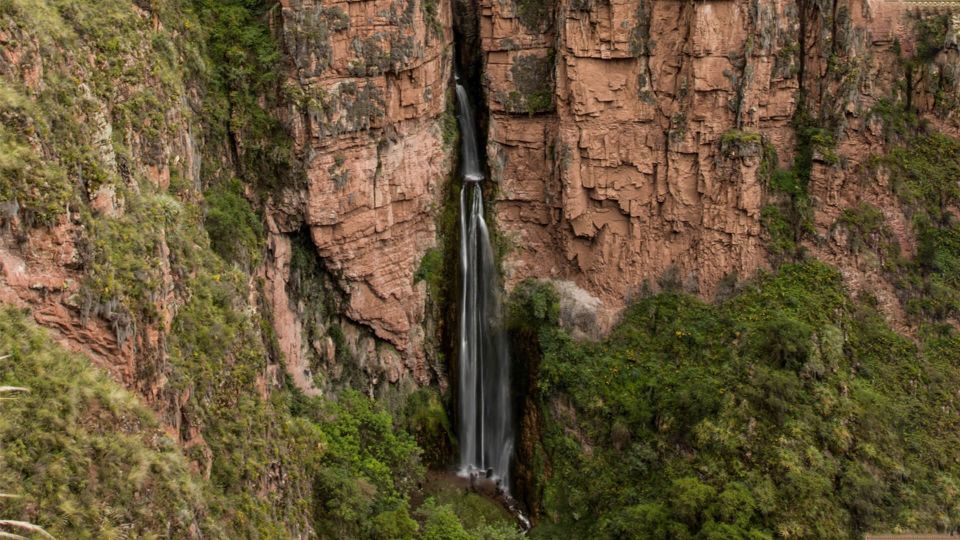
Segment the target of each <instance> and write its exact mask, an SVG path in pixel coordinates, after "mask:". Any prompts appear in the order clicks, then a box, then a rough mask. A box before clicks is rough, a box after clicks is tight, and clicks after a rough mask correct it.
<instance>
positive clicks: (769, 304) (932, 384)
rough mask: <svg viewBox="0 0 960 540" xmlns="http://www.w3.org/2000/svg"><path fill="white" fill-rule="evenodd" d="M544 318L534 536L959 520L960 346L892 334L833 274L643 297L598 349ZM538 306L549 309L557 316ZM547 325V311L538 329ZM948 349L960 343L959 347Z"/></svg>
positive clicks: (796, 529) (862, 527)
mask: <svg viewBox="0 0 960 540" xmlns="http://www.w3.org/2000/svg"><path fill="white" fill-rule="evenodd" d="M519 290H520V291H521V294H519V295H518V298H519V300H517V299H515V301H514V306H513V309H514V311H515V313H519V314H521V316H520V317H517V316H514V317H513V318H514V320H517V319H527V320H537V321H539V323H538V324H537V325H536V326H538V332H537V339H538V343H539V349H540V351H541V353H542V361H541V365H540V374H541V378H540V381H539V389H538V395H537V399H538V400H539V401H540V403H541V404H542V411H543V413H544V416H545V425H544V433H543V448H544V451H545V454H546V457H547V460H546V463H544V465H543V466H544V467H545V468H544V470H541V471H538V473H539V474H540V475H546V476H545V478H547V480H546V481H545V487H544V490H543V497H542V507H543V511H544V521H543V523H542V524H541V525H539V526H538V527H537V528H535V529H534V536H535V537H539V538H638V539H639V538H645V539H650V538H654V539H655V538H664V539H667V538H671V539H678V538H679V539H682V538H751V539H760V538H775V537H778V538H779V537H791V538H839V537H856V536H858V535H862V534H863V533H864V532H866V531H909V530H941V531H946V530H951V529H952V528H955V527H956V526H957V525H958V524H960V505H958V503H957V501H958V500H960V499H957V493H958V485H960V453H958V450H957V449H958V448H960V401H958V400H957V398H956V396H955V395H952V394H951V391H952V390H951V389H954V388H956V387H957V385H958V384H960V362H958V360H960V358H958V357H957V352H956V351H957V350H960V349H956V348H955V347H956V345H957V344H960V336H958V334H957V332H956V331H955V330H953V329H950V328H941V327H937V328H936V329H935V330H933V329H931V330H930V331H929V332H925V333H924V335H923V337H922V340H921V346H919V347H918V346H916V345H915V344H914V343H913V342H911V341H910V340H907V339H905V338H903V337H901V336H898V335H897V334H896V333H894V332H893V331H892V330H890V329H889V327H887V326H886V324H885V323H884V322H883V320H882V318H881V316H880V315H879V314H878V312H877V311H876V308H875V306H874V305H873V304H872V303H871V301H870V300H869V299H866V298H865V299H861V300H852V299H850V298H849V297H848V296H847V295H846V293H845V290H844V287H843V285H842V280H841V277H840V275H839V273H838V272H836V271H835V270H833V269H831V268H829V267H827V266H824V265H822V264H820V263H815V262H808V263H803V264H784V265H782V266H781V267H780V269H779V271H778V272H777V273H776V274H772V275H763V276H761V277H759V278H758V279H757V280H756V281H755V282H753V283H752V284H750V285H749V286H748V287H746V288H745V289H744V290H743V291H742V292H741V293H739V294H738V295H736V296H734V297H732V298H730V299H729V300H726V301H724V302H722V303H720V304H717V305H708V304H704V303H702V302H701V301H699V300H697V299H695V298H693V297H690V296H687V295H684V294H680V293H663V294H659V295H656V296H651V297H647V298H643V299H641V300H639V301H638V302H637V303H636V304H635V305H633V306H631V307H630V308H629V309H628V310H627V312H626V313H625V315H624V318H623V320H622V322H621V323H620V324H619V326H618V327H617V328H616V329H615V330H614V331H613V333H612V334H611V335H610V336H609V338H607V339H606V340H605V341H603V342H601V343H578V342H574V341H573V340H572V339H571V338H570V337H569V336H568V335H567V334H566V332H564V331H563V330H562V329H560V328H558V327H557V325H556V321H557V319H556V315H555V312H554V311H553V310H551V309H549V306H550V305H552V302H550V301H549V300H547V299H549V298H551V297H553V295H552V294H551V293H550V292H549V291H544V290H543V286H534V285H528V286H526V287H524V288H521V289H519ZM544 306H547V307H546V308H545V307H544ZM537 314H540V316H539V317H538V316H537ZM951 347H954V348H953V349H951Z"/></svg>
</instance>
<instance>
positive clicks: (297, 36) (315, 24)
mask: <svg viewBox="0 0 960 540" xmlns="http://www.w3.org/2000/svg"><path fill="white" fill-rule="evenodd" d="M281 22H282V27H281V29H280V32H281V34H282V40H283V44H284V49H285V52H286V53H287V58H288V61H289V64H290V65H289V69H288V70H287V72H286V77H287V80H286V81H285V84H286V85H287V86H288V87H289V88H291V89H292V92H291V93H292V95H294V96H296V98H295V99H294V100H293V101H292V102H290V103H288V104H287V109H286V110H285V111H283V112H282V114H283V115H284V117H285V118H286V122H287V124H288V126H289V128H290V130H291V132H292V133H293V135H294V139H295V147H296V150H297V153H298V155H300V156H301V159H302V161H303V168H304V170H305V173H304V175H305V179H304V180H303V182H302V185H296V186H294V187H291V188H289V189H287V190H285V191H284V192H282V193H280V194H276V195H274V196H272V197H271V200H270V202H269V203H268V211H267V213H268V214H269V215H270V216H271V219H270V221H269V233H270V237H271V240H270V244H271V251H272V255H273V263H272V265H273V269H274V270H275V277H274V280H277V279H278V280H280V281H281V282H284V283H287V282H289V280H290V249H289V238H287V237H286V236H285V235H289V234H291V233H296V232H298V230H299V229H300V228H301V227H302V228H303V229H304V231H305V232H306V233H307V234H309V237H310V238H311V240H312V243H313V245H314V246H315V249H316V252H317V253H318V254H319V255H320V257H321V258H322V260H323V264H324V268H323V270H324V273H325V274H327V275H328V276H329V277H330V278H331V280H330V282H331V285H332V286H333V289H334V290H335V291H336V293H337V294H338V296H339V297H340V299H341V302H340V306H339V308H338V310H337V311H339V312H340V313H339V314H338V315H342V316H343V320H341V321H339V322H335V323H333V324H338V325H341V326H344V325H345V326H346V327H349V328H351V331H350V332H348V333H350V334H351V335H352V336H353V339H347V340H346V341H344V342H342V343H340V344H339V346H341V347H343V346H347V347H349V348H350V354H349V355H348V356H350V357H352V358H354V361H353V362H355V364H356V367H357V368H358V370H359V371H362V372H364V373H366V377H367V378H368V379H370V385H371V387H373V386H377V385H378V384H380V383H384V382H389V383H397V382H398V381H399V380H400V379H401V378H403V379H405V380H406V379H409V380H411V381H412V382H415V383H416V384H421V385H422V384H425V383H427V382H429V381H431V380H435V379H436V378H437V377H442V376H443V374H442V373H440V372H438V371H437V370H431V369H430V368H429V367H428V363H427V359H426V350H425V338H426V336H425V335H424V330H423V323H424V317H425V308H424V305H425V300H426V290H425V287H424V285H422V284H420V285H416V284H415V283H414V272H415V270H416V268H417V265H418V263H419V261H420V259H421V257H422V256H423V254H424V253H425V252H426V250H427V249H429V248H431V247H434V246H435V244H436V227H435V216H436V209H437V208H438V206H439V204H440V198H441V195H442V190H443V183H444V182H445V181H446V180H447V179H448V178H449V175H450V172H451V168H452V165H453V160H452V153H451V151H452V148H451V147H450V145H449V143H446V144H445V143H444V140H443V130H442V126H443V115H444V114H446V112H447V92H448V87H449V81H450V79H451V76H452V70H453V66H452V56H451V54H450V51H451V45H452V30H451V12H450V6H449V4H448V3H446V2H437V1H436V0H406V1H402V0H383V1H381V0H375V1H370V2H340V3H327V2H324V3H320V2H314V1H311V0H284V1H283V2H282V3H281ZM283 289H284V287H276V286H275V287H274V290H275V291H276V292H277V294H275V295H274V300H273V304H274V306H275V308H274V320H275V322H276V326H277V328H278V331H279V336H278V337H279V339H280V342H281V347H282V349H283V351H284V353H285V355H286V361H287V363H288V366H289V368H290V371H291V372H292V373H295V374H296V375H295V377H297V378H298V379H300V374H302V373H307V374H308V377H307V378H304V379H303V380H302V381H301V383H302V384H303V385H306V386H309V384H310V382H309V381H308V380H307V379H308V378H309V373H311V371H312V372H316V371H317V364H316V360H315V358H316V357H317V356H318V354H317V352H318V350H322V351H328V352H321V355H326V357H328V358H332V357H333V356H335V355H336V353H335V351H333V350H331V349H332V348H335V347H336V346H337V344H332V343H331V344H330V345H329V346H327V345H323V346H316V344H314V343H311V342H310V340H308V339H305V338H304V336H306V335H307V334H308V333H310V332H309V329H306V328H304V327H303V326H304V324H305V323H306V324H308V325H309V322H306V321H305V319H304V313H303V306H301V307H300V308H299V309H298V308H297V307H296V306H295V304H296V302H297V301H296V299H291V298H284V297H285V296H287V295H286V294H285V292H284V290H283ZM291 305H293V307H292V308H291V307H290V306H291ZM362 336H366V337H365V338H363V337H362ZM347 337H348V338H349V337H351V336H347ZM341 358H344V356H341ZM312 359H313V360H312ZM311 363H313V367H311ZM328 375H329V374H328ZM411 376H412V377H411ZM331 378H334V379H335V378H336V377H331ZM306 386H305V387H306Z"/></svg>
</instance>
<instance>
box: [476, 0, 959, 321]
mask: <svg viewBox="0 0 960 540" xmlns="http://www.w3.org/2000/svg"><path fill="white" fill-rule="evenodd" d="M481 6H482V13H481V17H482V19H481V37H482V55H483V60H484V65H485V76H486V78H485V88H486V94H487V101H488V105H489V109H490V112H491V118H490V128H489V142H488V154H489V156H490V167H491V170H492V171H493V179H494V180H495V181H497V182H498V183H499V186H500V190H499V193H498V194H497V204H496V213H497V218H498V221H499V224H500V228H501V232H502V234H503V235H504V236H505V238H506V241H507V243H508V244H509V245H510V246H511V247H512V248H513V249H511V250H510V252H509V255H508V257H507V261H506V263H505V272H506V275H507V280H508V283H517V282H518V281H520V280H522V279H524V278H527V277H539V278H552V279H557V280H565V281H572V282H575V284H576V285H577V286H579V288H581V289H583V290H584V291H581V292H580V294H582V293H583V292H586V293H587V294H588V295H592V296H594V297H596V298H598V299H600V300H602V302H603V306H602V307H599V308H596V309H594V311H595V312H596V313H597V315H596V317H597V320H596V323H597V324H599V326H600V327H601V329H602V327H605V326H606V325H607V324H609V322H610V321H611V320H612V315H614V314H615V313H616V312H618V311H619V310H620V309H621V308H622V307H623V306H624V305H625V303H626V302H628V301H629V299H630V298H631V297H634V296H635V295H637V294H639V293H641V292H642V291H643V290H645V288H647V287H649V288H652V289H654V290H656V289H657V288H658V287H660V286H663V285H665V284H669V285H677V286H681V287H684V288H686V289H687V290H692V291H696V292H699V293H700V294H702V295H704V296H707V297H712V296H713V295H714V294H715V293H716V292H718V290H720V289H723V288H724V287H725V286H729V284H730V283H731V282H735V281H736V279H737V276H740V277H747V276H750V275H752V274H753V273H754V272H755V271H756V270H757V269H762V268H767V267H769V266H770V264H771V262H775V260H776V258H777V257H776V255H775V254H774V255H771V252H770V251H768V245H769V244H770V241H771V234H770V232H769V230H768V227H765V220H767V217H769V215H771V214H772V213H773V209H774V208H776V206H777V204H778V201H780V200H781V198H782V195H781V194H778V193H777V192H776V190H775V189H774V188H771V182H770V177H771V174H772V172H773V171H775V170H776V169H777V168H778V167H779V168H783V167H790V163H791V162H792V161H796V159H797V154H798V148H799V147H801V146H803V145H805V144H807V143H808V142H809V141H808V140H807V139H809V134H807V135H804V136H802V137H798V132H801V131H802V125H801V124H804V123H805V122H810V123H813V124H818V125H822V126H826V129H825V131H824V133H823V134H822V135H823V141H821V142H823V146H824V148H822V149H818V150H815V151H814V152H813V154H814V155H813V159H812V160H811V161H812V163H808V164H807V167H808V168H809V169H810V170H811V171H810V182H809V188H808V193H807V195H808V196H809V200H810V202H811V207H812V222H811V227H810V230H809V231H808V233H805V234H803V236H802V238H798V240H799V242H800V244H801V245H802V248H805V249H806V250H807V251H808V252H812V253H813V254H814V255H816V256H817V257H820V258H823V259H826V260H829V261H830V262H831V263H833V264H836V265H838V266H839V267H840V268H841V269H843V272H844V275H845V277H846V278H847V280H848V283H849V284H851V285H852V286H853V288H854V290H861V289H864V288H866V289H871V290H872V292H874V294H876V295H877V296H878V297H879V298H880V300H881V301H882V303H883V304H884V305H885V306H886V307H887V308H888V309H886V311H887V312H888V315H890V316H891V317H893V318H894V319H895V320H898V321H900V322H901V323H903V320H902V314H901V312H900V308H899V304H898V302H897V299H896V298H895V296H894V293H893V292H892V290H891V287H890V286H889V285H888V284H886V283H885V282H884V281H883V280H882V279H878V278H880V277H881V276H880V275H879V274H880V272H879V270H878V268H877V264H876V262H875V261H873V262H872V263H871V262H870V261H864V257H863V256H858V255H857V254H852V253H851V252H850V250H849V249H847V247H848V246H847V245H846V244H845V242H844V240H843V238H840V236H842V230H841V231H840V232H838V225H837V224H838V219H839V217H840V216H841V214H843V212H844V211H845V210H849V209H851V208H856V207H857V206H858V205H861V204H868V205H871V206H872V207H876V208H880V209H882V211H883V215H884V220H885V221H886V222H887V223H888V224H889V226H890V228H891V229H892V230H893V232H894V234H895V236H896V239H897V241H898V242H899V244H900V245H901V247H902V249H903V251H905V252H907V253H909V251H910V250H911V249H912V245H913V239H912V237H911V232H910V228H909V227H908V225H907V219H906V218H905V217H904V215H903V213H902V211H900V210H899V205H898V204H897V202H896V200H895V198H894V196H893V195H892V193H891V190H890V189H889V186H888V185H886V184H885V179H884V177H883V175H882V173H879V172H878V171H877V170H876V168H874V167H871V166H870V165H871V161H870V158H871V156H875V155H879V154H881V153H882V152H883V148H884V147H883V145H884V142H885V141H884V127H883V126H884V118H883V115H882V114H881V113H880V112H878V111H880V110H881V109H882V105H883V104H885V103H890V102H897V101H904V100H909V102H910V103H911V104H912V106H914V107H916V108H917V109H918V111H919V112H920V114H921V115H922V116H923V118H925V119H927V120H929V121H930V122H932V123H933V124H935V125H936V127H937V128H938V129H939V130H941V131H943V132H946V133H948V134H952V135H954V136H956V135H957V134H960V115H958V112H957V109H956V96H957V91H958V86H957V85H958V81H960V79H958V78H957V70H958V61H960V60H958V58H960V56H958V52H957V49H956V45H955V43H956V37H955V36H956V32H957V19H956V17H955V16H954V17H953V19H952V22H950V21H948V20H947V16H946V15H943V14H938V13H936V12H935V11H934V12H929V11H927V12H919V11H916V10H913V11H911V10H910V9H908V8H907V7H906V6H905V5H904V4H898V3H892V2H881V1H873V2H861V1H850V2H846V1H837V2H833V3H823V2H803V1H801V2H780V1H777V2H772V3H763V2H749V1H710V2H646V1H630V2H621V1H617V0H609V1H604V0H587V1H580V0H572V1H565V0H559V1H557V2H556V3H552V2H537V1H535V0H516V1H509V2H499V1H497V2H494V1H482V2H481ZM931 20H936V21H938V22H937V25H936V30H935V31H934V32H933V35H920V34H922V33H923V32H924V28H926V27H929V26H928V23H929V21H931ZM925 25H927V26H925ZM922 40H933V42H934V43H935V44H936V48H935V50H936V51H938V52H936V53H935V54H934V55H933V56H932V57H931V58H928V59H926V60H928V63H925V64H923V66H922V67H920V68H915V69H914V70H913V71H912V72H910V75H909V77H907V76H905V74H904V70H905V69H907V68H905V67H904V66H909V65H913V64H911V62H910V59H914V58H916V57H917V56H918V55H919V54H922V53H921V52H918V50H919V49H918V47H919V48H923V46H924V44H923V43H919V45H918V41H922ZM905 77H906V78H910V79H911V82H912V83H915V84H910V85H905V84H902V81H903V80H904V78H905ZM810 119H812V120H810ZM824 141H826V142H824ZM814 144H815V145H816V144H819V143H814ZM827 147H829V148H827ZM765 209H766V210H765ZM765 216H767V217H765ZM839 228H840V229H842V227H839ZM588 303H589V302H588Z"/></svg>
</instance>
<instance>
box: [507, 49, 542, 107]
mask: <svg viewBox="0 0 960 540" xmlns="http://www.w3.org/2000/svg"><path fill="white" fill-rule="evenodd" d="M553 71H554V53H553V52H552V51H551V52H550V53H549V54H547V55H539V54H526V55H519V56H517V57H515V58H514V60H513V65H512V66H511V67H510V76H511V79H512V81H513V85H514V86H515V87H516V90H513V91H511V92H510V93H509V94H508V95H498V96H497V101H499V102H500V103H501V104H502V105H503V106H504V108H506V109H507V110H508V111H510V112H523V113H527V114H536V113H541V112H548V111H551V110H553V107H554V103H553Z"/></svg>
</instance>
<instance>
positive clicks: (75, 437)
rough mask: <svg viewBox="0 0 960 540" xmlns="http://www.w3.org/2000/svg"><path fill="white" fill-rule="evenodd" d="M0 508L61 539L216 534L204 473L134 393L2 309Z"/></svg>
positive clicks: (14, 313)
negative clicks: (194, 530) (10, 391)
mask: <svg viewBox="0 0 960 540" xmlns="http://www.w3.org/2000/svg"><path fill="white" fill-rule="evenodd" d="M0 351H2V355H3V356H4V359H3V360H2V361H0V385H11V386H19V387H25V388H27V389H28V390H29V392H20V393H17V394H16V395H15V396H8V395H5V396H4V398H3V401H0V409H2V410H3V413H2V415H0V418H2V420H0V479H2V482H3V485H4V486H5V487H4V491H5V492H8V493H11V494H13V495H16V496H17V497H16V498H4V499H2V500H0V507H2V508H3V512H2V515H3V516H4V517H7V518H16V519H21V520H29V521H32V522H34V523H37V524H40V525H42V526H43V527H44V528H45V529H47V530H48V531H49V532H50V533H51V534H53V535H54V536H56V537H58V538H111V537H118V536H120V535H128V536H132V537H137V538H147V537H150V536H151V535H160V534H171V535H174V536H181V537H187V536H189V530H190V529H191V527H199V528H200V530H202V531H204V532H205V533H209V534H211V535H216V534H217V533H218V529H217V526H216V525H215V524H214V522H213V521H212V520H211V517H210V515H209V511H208V508H207V507H206V501H205V499H204V488H203V485H202V482H201V481H199V480H198V478H197V476H196V475H195V474H194V472H193V471H191V468H190V466H189V464H188V462H187V460H186V459H184V457H183V456H182V455H181V454H180V452H179V449H178V446H177V444H176V443H175V442H174V441H173V440H172V439H171V438H170V437H169V436H168V435H166V434H165V433H164V432H163V431H162V430H161V429H160V427H159V425H158V423H157V421H156V420H155V419H154V417H153V414H152V413H151V412H150V411H149V410H147V409H146V408H145V407H144V406H143V405H141V404H140V402H139V400H138V399H137V398H136V397H134V396H133V395H132V394H130V393H129V392H127V391H125V390H124V389H122V388H121V387H120V386H119V385H117V384H116V383H115V382H114V381H113V380H111V379H110V377H109V376H108V375H107V374H106V373H103V372H101V371H99V370H97V369H95V368H93V367H91V365H90V361H89V360H88V359H86V358H83V357H81V356H78V355H74V354H70V353H68V352H66V351H65V350H63V349H62V348H60V347H58V346H55V345H53V342H52V340H51V338H50V336H49V335H48V334H47V333H46V332H43V331H41V330H40V329H38V328H37V327H36V326H35V325H33V324H32V323H29V322H27V317H26V315H25V314H24V313H21V312H18V311H15V310H12V309H4V310H2V311H0Z"/></svg>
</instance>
